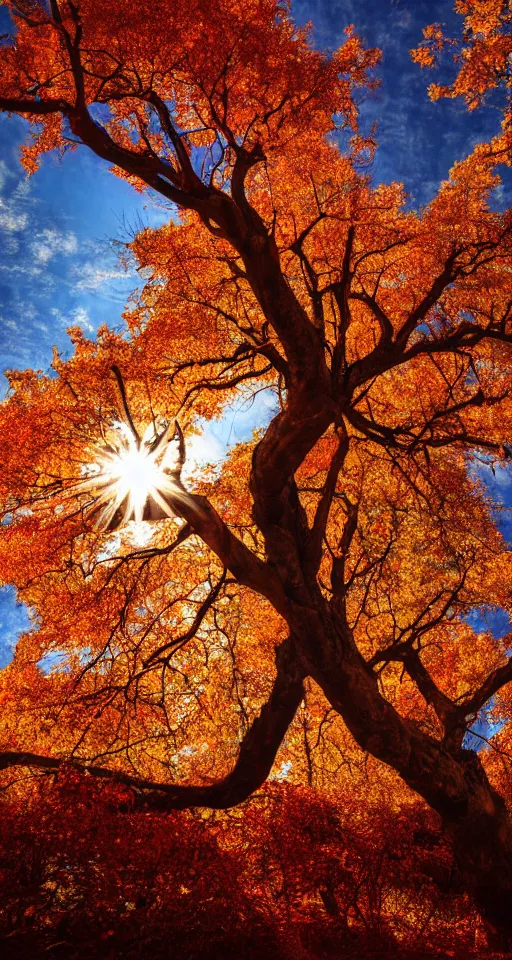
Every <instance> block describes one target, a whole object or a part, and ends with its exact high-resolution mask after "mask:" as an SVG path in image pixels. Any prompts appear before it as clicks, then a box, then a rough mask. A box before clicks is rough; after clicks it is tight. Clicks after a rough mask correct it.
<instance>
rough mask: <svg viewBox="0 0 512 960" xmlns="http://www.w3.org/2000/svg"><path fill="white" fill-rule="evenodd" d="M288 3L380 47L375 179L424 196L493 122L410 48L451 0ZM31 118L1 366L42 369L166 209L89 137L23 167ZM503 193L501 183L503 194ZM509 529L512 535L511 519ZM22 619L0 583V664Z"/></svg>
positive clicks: (235, 428) (3, 137)
mask: <svg viewBox="0 0 512 960" xmlns="http://www.w3.org/2000/svg"><path fill="white" fill-rule="evenodd" d="M292 12H293V14H294V16H295V18H296V20H297V21H298V22H299V23H305V22H306V21H308V20H311V21H312V23H313V27H314V41H315V43H316V45H317V46H318V47H322V48H333V47H335V46H336V45H338V44H339V43H340V42H341V41H342V39H343V29H344V27H345V26H346V25H347V24H350V23H353V24H354V25H355V28H356V30H357V32H358V33H359V34H360V36H361V37H362V38H363V39H364V40H365V41H366V42H367V44H368V45H370V46H378V47H380V48H381V49H382V51H383V60H382V64H381V66H380V67H379V70H378V75H379V77H380V79H381V85H380V87H379V89H378V90H376V91H374V92H372V93H370V94H369V95H366V96H365V99H364V100H363V102H362V104H361V117H362V124H363V128H365V129H367V130H369V129H370V127H371V125H372V124H373V122H374V121H377V123H378V139H379V143H380V148H379V151H378V153H377V157H376V160H375V163H374V166H373V178H374V181H375V182H376V183H378V182H386V183H389V182H391V181H393V180H399V181H401V182H403V183H404V184H405V187H406V190H407V191H408V194H409V197H410V203H411V205H413V206H421V205H423V204H425V203H427V202H428V201H429V200H430V199H431V198H432V196H433V195H434V194H435V192H436V190H437V188H438V185H439V183H440V182H441V181H442V180H444V179H445V178H446V177H447V175H448V172H449V169H450V167H451V166H452V164H453V163H454V161H456V160H457V159H461V158H462V157H464V156H465V155H466V154H467V153H468V152H469V151H470V150H471V149H472V147H473V146H474V144H475V143H477V142H479V141H482V140H485V139H488V138H489V137H490V136H491V135H492V133H493V132H495V131H496V129H497V127H498V123H499V117H498V113H497V111H496V110H495V108H494V107H493V106H492V105H491V106H490V107H489V108H487V109H485V110H479V111H477V112H474V113H472V114H468V113H467V112H466V110H465V108H464V105H463V104H462V103H459V102H458V101H449V100H446V101H441V102H439V103H436V104H432V103H430V101H429V100H428V98H427V94H426V89H427V86H428V84H429V83H430V82H431V81H432V80H434V79H436V80H439V77H438V76H436V75H432V74H431V73H426V72H424V71H421V70H420V68H419V67H418V66H416V65H414V64H413V63H412V61H411V60H410V57H409V49H410V48H411V47H413V46H416V45H417V44H418V42H419V40H420V39H421V28H422V27H423V26H425V25H426V24H428V23H432V22H434V21H441V22H444V23H445V24H446V25H447V29H448V32H450V31H451V32H453V33H456V32H457V31H458V30H459V29H460V23H461V20H460V18H459V17H457V16H455V15H454V14H453V12H452V9H451V0H292ZM5 28H6V13H5V10H4V11H2V10H0V33H1V32H3V30H4V29H5ZM25 126H26V125H25V124H24V122H23V121H22V120H21V119H19V118H11V119H9V118H8V117H7V116H5V115H2V114H0V371H1V370H4V369H8V368H12V367H16V368H24V367H27V366H31V367H35V368H38V369H42V370H46V369H47V368H48V366H49V363H50V361H51V353H52V346H53V345H54V344H55V345H57V347H58V348H59V350H61V352H63V353H64V354H67V353H69V349H70V342H69V339H68V337H67V335H66V327H68V326H71V325H75V324H79V325H80V326H82V327H83V328H84V330H85V331H86V332H87V333H89V334H93V333H94V331H95V330H96V329H97V327H98V326H99V325H101V324H102V323H108V324H109V325H110V326H114V327H116V326H118V325H119V324H120V322H121V311H122V309H123V306H124V304H125V302H126V299H127V297H128V295H129V294H130V292H131V291H132V290H133V289H134V288H135V287H136V286H137V284H138V282H139V278H138V277H137V275H131V274H129V273H128V274H127V273H125V271H124V270H123V268H122V267H121V266H120V264H119V261H118V253H117V252H116V249H115V245H113V243H112V241H116V240H117V241H121V242H123V241H127V240H128V239H129V238H130V235H131V233H132V232H133V230H134V229H135V228H137V226H139V225H140V224H148V225H150V226H154V225H157V224H160V223H162V222H164V221H165V220H166V219H168V217H169V215H170V210H169V208H166V207H165V205H162V204H161V202H157V201H155V199H154V198H152V197H148V196H147V195H146V196H141V195H139V194H136V193H135V191H133V189H132V188H131V187H130V186H129V185H128V184H126V183H125V182H124V181H121V180H118V179H117V178H115V177H113V176H112V175H111V174H110V173H109V172H108V168H107V165H106V164H104V163H103V162H102V161H100V160H99V159H97V158H96V157H94V156H93V155H92V154H90V153H88V152H87V151H86V150H85V149H84V150H80V149H78V150H77V151H75V152H73V153H69V154H67V155H66V156H65V157H64V159H63V161H62V162H59V161H58V159H57V158H56V157H53V156H46V157H45V158H44V159H43V163H42V167H41V169H40V170H39V172H38V173H37V174H36V175H35V176H33V177H31V178H30V179H27V178H26V176H25V173H24V171H23V170H22V168H21V166H20V164H19V160H18V151H19V146H20V143H22V142H23V140H24V138H25V134H26V129H25ZM505 199H506V196H505V192H504V191H503V190H502V191H501V193H500V194H499V195H498V197H497V198H496V202H497V203H499V204H502V203H504V202H505ZM2 380H3V386H0V394H1V393H3V392H4V390H5V384H6V382H5V380H4V379H3V378H2ZM240 406H241V409H240V410H239V411H238V412H237V411H236V410H232V411H230V412H229V414H228V415H227V416H226V418H225V420H224V421H223V422H222V423H220V424H217V425H214V426H213V427H212V428H210V430H209V431H208V434H207V435H206V436H205V438H204V443H203V445H204V446H205V449H206V450H207V453H208V458H209V459H215V458H216V457H218V456H220V455H221V452H222V449H223V448H224V446H225V443H226V441H229V442H234V441H236V440H239V439H242V438H243V437H244V436H246V435H247V434H249V433H250V432H251V430H252V428H253V426H254V424H255V421H256V411H255V409H254V408H252V407H251V406H249V405H247V404H246V405H243V404H242V405H240ZM494 480H495V478H493V477H492V476H490V481H491V483H494ZM498 485H499V492H500V493H501V494H502V495H504V496H505V498H506V499H507V500H508V501H509V502H510V501H511V500H512V496H511V494H512V491H511V489H510V480H509V479H507V478H506V477H503V478H501V477H500V478H498V480H497V481H496V483H495V487H496V489H497V488H498ZM504 520H505V515H504ZM508 530H510V533H511V536H512V525H511V524H510V521H508ZM25 626H26V611H25V609H24V608H23V607H17V606H16V605H15V599H14V595H13V592H12V591H11V590H10V589H5V590H3V591H0V665H1V663H2V656H3V660H4V662H5V659H6V658H7V657H8V655H9V650H10V644H11V643H12V641H13V639H14V638H15V636H16V634H17V632H18V631H19V630H20V629H22V628H24V627H25ZM2 643H3V645H4V648H3V649H4V652H3V655H2V653H1V644H2Z"/></svg>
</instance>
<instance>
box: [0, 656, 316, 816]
mask: <svg viewBox="0 0 512 960" xmlns="http://www.w3.org/2000/svg"><path fill="white" fill-rule="evenodd" d="M276 662H277V676H276V678H275V681H274V685H273V689H272V692H271V694H270V697H269V699H268V701H267V702H266V703H265V704H264V706H263V707H262V708H261V710H260V713H259V716H258V717H256V719H255V720H253V723H252V725H251V726H250V727H249V729H248V731H247V733H246V734H245V736H244V738H243V740H242V742H241V744H240V752H239V755H238V759H237V761H236V763H235V766H234V768H233V770H232V771H231V773H229V774H228V775H227V776H226V777H224V778H223V779H222V780H219V781H217V782H216V783H212V784H209V785H206V786H192V785H190V786H182V785H173V784H164V783H155V782H153V781H151V780H144V779H142V778H139V777H133V776H130V775H129V774H126V773H122V772H121V771H116V770H109V769H108V768H107V767H100V766H95V765H94V764H89V763H80V762H78V761H75V760H72V761H70V760H67V759H66V758H56V757H45V756H41V755H39V754H35V753H22V752H16V751H7V752H5V753H0V770H5V769H7V768H8V767H13V766H25V767H36V768H38V769H41V770H48V771H58V770H59V769H60V768H64V769H65V768H66V766H67V767H73V769H76V770H80V771H81V772H83V773H88V774H89V775H91V776H93V777H98V778H101V779H106V780H110V781H112V782H113V783H121V784H123V785H124V786H127V787H131V788H133V790H134V791H135V808H136V809H137V808H140V809H150V810H159V811H166V810H184V809H187V808H188V807H210V808H211V809H213V810H225V809H228V808H229V807H234V806H236V805H237V804H239V803H241V802H242V801H243V800H246V799H247V798H248V797H250V796H251V794H252V793H254V791H255V790H257V789H258V788H259V787H261V785H262V784H263V783H264V782H265V780H266V779H267V777H268V775H269V773H270V771H271V769H272V764H273V763H274V760H275V757H276V754H277V751H278V749H279V747H280V746H281V743H282V741H283V738H284V736H285V734H286V731H287V730H288V727H289V725H290V723H291V722H292V720H293V718H294V716H295V713H296V711H297V709H298V707H299V704H300V703H301V701H302V699H303V697H304V688H303V680H304V673H303V672H302V670H301V669H300V668H299V667H298V666H297V658H296V657H295V656H294V650H293V643H292V642H291V640H290V638H289V639H288V640H286V641H285V642H284V643H283V644H281V646H280V647H279V648H278V649H277V651H276Z"/></svg>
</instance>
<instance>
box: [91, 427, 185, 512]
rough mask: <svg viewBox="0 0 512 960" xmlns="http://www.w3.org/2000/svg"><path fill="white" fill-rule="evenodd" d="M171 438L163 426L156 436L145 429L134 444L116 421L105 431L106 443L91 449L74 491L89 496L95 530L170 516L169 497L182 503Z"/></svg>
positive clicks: (132, 437) (150, 429) (183, 495)
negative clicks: (81, 478) (87, 462)
mask: <svg viewBox="0 0 512 960" xmlns="http://www.w3.org/2000/svg"><path fill="white" fill-rule="evenodd" d="M173 439H174V436H173V435H171V434H170V428H169V427H168V428H166V429H165V430H164V431H163V432H162V433H161V434H160V435H159V436H155V432H154V430H153V428H148V430H147V431H146V433H145V434H144V436H143V437H142V440H139V439H138V437H135V436H134V434H133V433H132V431H131V430H130V429H129V427H128V426H127V425H126V424H124V423H119V424H115V425H114V427H113V428H112V430H111V431H110V434H109V436H108V441H107V445H106V446H105V447H102V448H99V447H95V448H94V449H93V451H92V454H91V462H90V463H89V464H88V465H87V466H86V467H84V473H85V474H86V477H85V479H84V480H83V481H81V482H80V483H79V484H78V487H77V488H76V492H78V493H85V494H88V495H90V502H89V504H88V506H87V515H88V517H89V518H90V519H91V520H92V522H93V524H94V526H95V527H96V528H97V529H98V530H111V529H114V528H116V527H120V526H123V525H124V524H126V523H128V522H129V521H131V520H134V521H135V522H136V523H140V522H141V521H142V520H158V519H163V518H164V517H174V516H175V513H174V511H173V509H172V507H171V506H170V504H169V498H174V500H175V501H176V500H183V499H185V498H186V497H187V494H186V493H185V491H184V490H183V488H182V486H181V485H180V484H179V483H177V482H176V479H175V478H173V472H174V471H175V469H176V454H175V450H173V447H174V448H175V445H174V444H173V443H172V441H173ZM173 453H174V457H173ZM173 460H174V463H173Z"/></svg>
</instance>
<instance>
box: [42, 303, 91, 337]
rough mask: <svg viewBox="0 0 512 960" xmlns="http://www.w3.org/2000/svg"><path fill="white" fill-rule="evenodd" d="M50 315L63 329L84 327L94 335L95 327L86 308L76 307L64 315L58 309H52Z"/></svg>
mask: <svg viewBox="0 0 512 960" xmlns="http://www.w3.org/2000/svg"><path fill="white" fill-rule="evenodd" d="M50 313H51V315H52V317H54V319H55V320H56V321H57V323H60V324H62V326H63V327H66V328H67V327H82V329H83V330H87V332H88V333H94V330H95V327H94V326H93V324H92V323H91V318H90V316H89V314H88V312H87V310H86V309H85V307H75V308H74V309H73V310H70V311H69V313H63V312H62V310H59V309H58V308H57V307H52V308H51V310H50Z"/></svg>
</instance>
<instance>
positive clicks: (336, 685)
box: [306, 614, 512, 953]
mask: <svg viewBox="0 0 512 960" xmlns="http://www.w3.org/2000/svg"><path fill="white" fill-rule="evenodd" d="M306 619H307V614H306ZM330 633H331V631H330V630H329V634H330ZM334 646H335V644H334V643H333V637H332V635H330V636H328V637H326V638H325V643H324V644H322V645H321V646H320V645H318V646H317V647H316V651H319V650H322V651H323V653H324V654H325V651H326V650H329V649H330V650H331V651H332V650H333V648H334ZM342 646H343V653H342V654H341V656H339V657H338V656H335V658H334V660H335V661H336V662H333V661H331V664H330V668H329V669H327V670H326V669H325V666H324V665H322V668H320V669H318V666H317V668H316V670H315V669H313V670H312V671H311V673H312V676H313V678H314V679H315V680H316V681H317V682H318V683H319V685H320V686H321V687H322V689H323V691H324V693H325V694H326V696H327V698H328V700H329V701H330V703H331V705H332V706H333V707H334V709H335V710H336V711H337V712H338V713H339V714H340V715H341V716H342V717H343V720H344V721H345V723H346V725H347V727H348V729H349V730H350V732H351V733H352V735H353V736H354V739H355V740H356V741H357V743H358V744H359V745H360V746H361V747H362V749H363V750H365V751H368V752H369V753H371V754H372V755H373V756H374V757H376V758H377V759H379V760H382V761H383V762H385V763H386V764H388V765H389V766H391V767H392V768H393V769H394V770H396V772H397V773H398V774H399V775H400V776H401V777H402V779H403V780H404V782H405V783H406V784H407V786H408V787H410V788H411V789H412V790H414V791H415V792H416V793H418V794H419V795H420V796H421V797H423V799H424V800H425V801H426V802H427V803H428V805H429V806H430V807H431V808H433V809H434V810H435V811H436V812H437V813H438V814H439V815H440V817H441V819H442V823H443V827H444V830H445V833H446V834H447V836H448V837H449V838H450V840H451V842H452V844H453V850H454V855H455V858H456V862H457V865H458V869H459V871H460V877H461V881H462V885H463V888H464V889H465V890H466V891H467V893H468V894H470V895H471V896H472V897H473V898H474V900H475V902H476V904H477V906H478V908H479V910H480V913H481V915H482V919H483V921H484V923H485V927H486V932H487V936H488V941H489V946H490V948H491V949H493V950H495V951H498V952H500V951H501V952H504V953H510V952H512V818H511V816H510V814H509V812H508V810H507V807H506V804H505V802H504V800H503V799H502V797H500V795H499V794H498V793H497V792H496V791H495V790H494V788H493V787H492V786H491V784H490V783H489V780H488V778H487V775H486V773H485V770H484V768H483V766H482V762H481V760H480V759H479V757H478V755H477V754H476V753H475V752H474V751H472V750H464V749H460V748H459V749H457V748H455V747H454V748H452V747H449V746H447V745H446V744H445V743H443V742H442V741H440V740H435V739H433V738H432V737H430V736H428V735H427V734H425V733H424V732H423V731H422V730H421V729H420V728H419V727H417V726H416V725H415V724H413V723H411V722H409V721H407V720H404V719H403V718H402V717H400V715H399V714H398V713H397V712H396V710H395V709H394V708H393V706H392V705H391V704H390V703H389V702H388V701H386V700H385V698H384V697H383V696H382V695H381V693H380V691H379V689H378V683H377V679H376V677H375V675H374V673H373V671H372V670H371V669H370V668H369V667H368V665H367V664H366V662H365V661H364V660H363V658H362V657H361V655H360V654H359V651H358V650H357V648H356V647H355V645H352V644H351V642H350V638H349V640H348V642H347V638H346V637H344V638H343V643H342ZM338 649H339V647H338ZM321 656H322V654H320V657H321ZM316 659H317V663H318V654H317V657H316Z"/></svg>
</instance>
